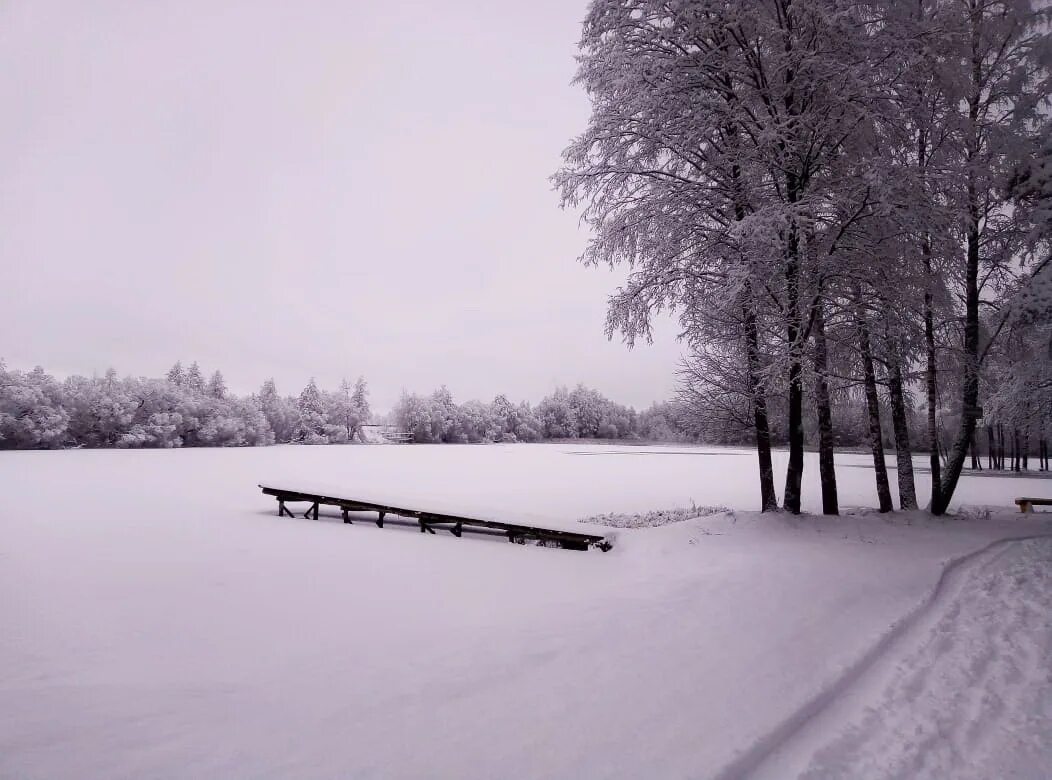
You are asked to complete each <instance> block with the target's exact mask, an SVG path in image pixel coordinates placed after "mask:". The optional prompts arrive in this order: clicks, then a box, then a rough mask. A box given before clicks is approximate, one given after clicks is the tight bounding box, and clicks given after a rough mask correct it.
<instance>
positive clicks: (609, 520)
mask: <svg viewBox="0 0 1052 780" xmlns="http://www.w3.org/2000/svg"><path fill="white" fill-rule="evenodd" d="M730 511H731V510H730V509H728V508H727V507H725V506H698V505H697V504H695V503H694V502H691V505H690V508H687V507H676V508H675V509H654V510H651V511H650V512H609V513H607V514H602V515H593V516H592V517H584V518H581V520H580V522H582V523H591V524H593V525H607V526H610V527H611V528H653V527H655V526H659V525H668V524H669V523H682V522H683V521H684V520H690V519H691V518H694V517H707V516H708V515H718V514H720V513H722V512H730Z"/></svg>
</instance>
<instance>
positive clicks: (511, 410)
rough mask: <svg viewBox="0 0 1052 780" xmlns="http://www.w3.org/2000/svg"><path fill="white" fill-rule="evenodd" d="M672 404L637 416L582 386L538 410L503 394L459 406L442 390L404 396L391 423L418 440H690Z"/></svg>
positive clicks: (560, 394) (547, 400)
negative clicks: (486, 400)
mask: <svg viewBox="0 0 1052 780" xmlns="http://www.w3.org/2000/svg"><path fill="white" fill-rule="evenodd" d="M677 411H678V407H677V406H676V405H674V404H672V403H668V402H666V403H656V404H653V405H652V406H651V407H650V408H649V409H646V410H644V411H642V412H637V411H636V410H635V409H633V408H632V407H629V406H622V405H621V404H618V403H615V402H614V401H611V400H610V399H608V398H606V397H605V396H603V395H602V394H601V393H600V392H598V391H597V390H592V389H590V388H588V387H585V386H584V385H580V384H579V385H577V387H575V388H574V389H573V390H567V389H566V388H564V387H560V388H558V389H557V390H556V391H555V392H554V393H552V394H551V395H549V396H548V397H546V398H544V399H542V400H541V402H540V403H539V404H537V406H536V407H533V406H530V404H528V403H519V404H513V403H512V402H511V401H509V400H508V399H507V398H506V397H505V396H503V395H498V396H497V397H496V398H494V399H493V403H488V404H487V403H483V402H481V401H467V402H465V403H463V404H456V403H454V401H453V397H452V395H451V394H450V392H449V390H447V389H446V388H445V387H442V388H440V389H438V390H436V391H435V392H433V393H432V394H431V395H428V396H420V395H415V394H408V393H404V394H403V395H402V397H401V399H400V400H399V402H398V404H397V405H396V406H395V408H394V411H393V412H392V413H391V422H392V423H393V424H395V425H397V426H398V427H399V428H402V429H403V430H406V431H408V432H409V433H411V434H412V437H413V441H416V442H462V443H467V442H482V441H541V440H544V439H629V440H632V439H634V440H643V439H646V440H651V441H686V440H690V439H692V438H693V437H692V436H691V435H690V434H689V433H687V432H686V431H685V430H684V428H683V426H682V421H681V419H680V416H679V414H678V413H677Z"/></svg>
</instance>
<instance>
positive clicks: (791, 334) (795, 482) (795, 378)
mask: <svg viewBox="0 0 1052 780" xmlns="http://www.w3.org/2000/svg"><path fill="white" fill-rule="evenodd" d="M793 191H794V194H793V199H794V200H795V187H793ZM785 281H786V315H787V319H788V327H787V329H786V330H787V333H786V335H787V336H788V338H789V397H788V401H789V432H788V433H789V465H788V468H787V469H786V471H785V496H784V499H783V501H782V505H783V506H784V507H785V508H786V509H787V510H788V511H790V512H792V513H793V514H794V515H796V514H800V492H801V484H802V482H803V476H804V409H803V404H804V388H803V378H802V376H801V374H802V371H801V365H800V363H801V359H802V358H801V352H802V350H803V345H802V344H800V244H799V239H798V236H797V233H796V226H795V225H792V226H790V228H789V242H788V256H787V258H786V266H785Z"/></svg>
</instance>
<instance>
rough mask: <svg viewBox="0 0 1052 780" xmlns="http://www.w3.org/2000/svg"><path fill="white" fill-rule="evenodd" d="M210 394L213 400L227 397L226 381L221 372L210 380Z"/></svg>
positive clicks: (216, 373) (213, 375)
mask: <svg viewBox="0 0 1052 780" xmlns="http://www.w3.org/2000/svg"><path fill="white" fill-rule="evenodd" d="M208 394H209V395H210V396H212V397H213V398H225V397H226V380H224V379H223V373H222V372H221V371H216V372H215V373H214V374H212V378H211V379H209V380H208Z"/></svg>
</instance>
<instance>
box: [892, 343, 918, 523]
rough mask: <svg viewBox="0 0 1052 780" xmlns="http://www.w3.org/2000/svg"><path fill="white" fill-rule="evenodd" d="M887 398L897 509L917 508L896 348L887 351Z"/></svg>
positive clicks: (900, 372) (900, 373)
mask: <svg viewBox="0 0 1052 780" xmlns="http://www.w3.org/2000/svg"><path fill="white" fill-rule="evenodd" d="M888 396H889V398H890V400H891V423H892V426H893V427H894V429H895V462H896V464H897V468H898V477H899V507H900V508H902V509H916V508H917V487H916V485H915V484H914V481H913V453H912V451H911V450H910V429H909V422H908V420H907V418H906V401H905V399H904V398H903V394H902V363H901V361H900V357H899V353H898V350H897V348H896V347H894V346H893V347H892V349H891V350H889V361H888Z"/></svg>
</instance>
